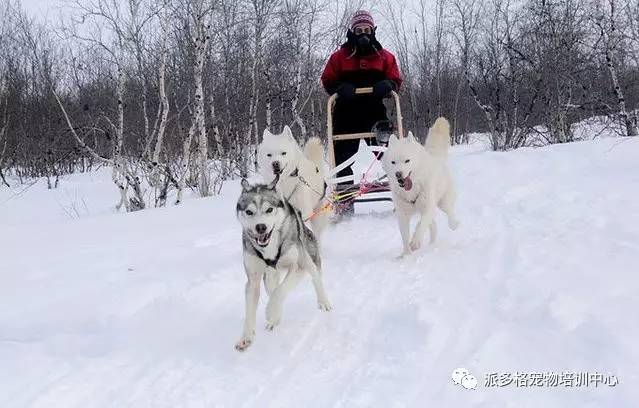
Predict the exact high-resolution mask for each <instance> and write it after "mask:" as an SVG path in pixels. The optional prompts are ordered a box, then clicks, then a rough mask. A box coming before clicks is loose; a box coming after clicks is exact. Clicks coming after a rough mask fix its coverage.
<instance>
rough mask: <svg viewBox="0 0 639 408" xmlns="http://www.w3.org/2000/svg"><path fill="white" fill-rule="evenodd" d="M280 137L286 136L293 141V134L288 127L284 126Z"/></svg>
mask: <svg viewBox="0 0 639 408" xmlns="http://www.w3.org/2000/svg"><path fill="white" fill-rule="evenodd" d="M282 135H284V136H288V137H290V138H291V139H293V132H292V131H291V128H290V127H288V125H284V129H282Z"/></svg>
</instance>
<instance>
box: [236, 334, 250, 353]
mask: <svg viewBox="0 0 639 408" xmlns="http://www.w3.org/2000/svg"><path fill="white" fill-rule="evenodd" d="M251 344H253V338H252V337H242V339H241V340H240V341H238V342H237V343H235V350H237V351H244V350H246V349H247V348H249V346H250V345H251Z"/></svg>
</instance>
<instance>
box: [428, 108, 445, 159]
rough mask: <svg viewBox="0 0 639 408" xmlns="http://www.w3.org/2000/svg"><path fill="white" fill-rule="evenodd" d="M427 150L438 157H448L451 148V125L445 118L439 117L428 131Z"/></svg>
mask: <svg viewBox="0 0 639 408" xmlns="http://www.w3.org/2000/svg"><path fill="white" fill-rule="evenodd" d="M425 146H426V149H427V150H428V151H429V152H431V153H432V154H434V155H436V156H446V155H447V154H448V148H449V147H450V124H449V123H448V121H447V120H446V118H444V117H439V118H437V120H436V121H435V123H434V124H433V126H432V127H431V128H430V130H429V131H428V137H427V138H426V143H425Z"/></svg>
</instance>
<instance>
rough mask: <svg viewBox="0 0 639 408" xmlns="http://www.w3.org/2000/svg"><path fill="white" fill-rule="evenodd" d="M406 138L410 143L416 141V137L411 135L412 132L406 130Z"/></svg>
mask: <svg viewBox="0 0 639 408" xmlns="http://www.w3.org/2000/svg"><path fill="white" fill-rule="evenodd" d="M406 138H407V139H408V141H409V142H411V143H417V139H415V136H413V132H408V136H406Z"/></svg>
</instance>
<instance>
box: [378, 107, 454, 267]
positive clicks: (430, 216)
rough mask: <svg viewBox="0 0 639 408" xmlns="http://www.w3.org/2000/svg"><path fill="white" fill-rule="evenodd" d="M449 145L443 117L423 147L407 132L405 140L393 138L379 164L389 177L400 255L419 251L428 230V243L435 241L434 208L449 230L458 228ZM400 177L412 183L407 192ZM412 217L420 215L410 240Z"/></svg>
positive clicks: (436, 122)
mask: <svg viewBox="0 0 639 408" xmlns="http://www.w3.org/2000/svg"><path fill="white" fill-rule="evenodd" d="M449 146H450V125H449V123H448V121H447V120H446V119H445V118H443V117H441V118H438V119H437V120H436V121H435V123H434V124H433V126H432V127H431V128H430V130H429V132H428V137H427V139H426V143H425V146H422V145H421V144H419V143H418V142H417V141H416V140H415V138H414V137H413V134H412V133H410V132H409V134H408V136H407V137H406V138H403V139H398V138H397V137H396V136H395V135H392V136H391V138H390V140H389V144H388V149H387V150H386V152H385V153H384V157H383V160H382V165H383V167H384V170H385V171H386V174H387V175H388V179H389V184H390V187H391V191H392V193H393V202H394V204H395V209H396V212H397V219H398V223H399V231H400V233H401V236H402V244H403V251H402V254H401V255H400V256H404V255H407V254H409V253H410V252H411V251H415V250H417V249H419V248H420V246H421V245H422V241H423V239H424V235H425V233H426V229H427V228H430V242H431V243H434V242H435V240H436V239H437V225H436V224H435V220H434V215H435V209H436V208H437V207H439V208H440V209H441V210H442V211H443V212H444V213H446V215H447V216H448V226H449V227H450V228H451V229H452V230H455V229H456V228H457V227H458V226H459V221H458V220H457V217H456V216H455V201H456V193H455V186H454V183H453V179H452V177H451V174H450V171H449V169H448V163H447V157H448V148H449ZM401 177H403V178H406V177H410V180H412V188H411V189H410V190H409V191H407V190H405V189H404V188H403V187H401V186H400V180H399V178H401ZM414 214H419V216H420V218H419V221H418V223H417V226H416V227H415V231H414V232H413V235H412V237H411V236H410V219H411V217H412V216H413V215H414Z"/></svg>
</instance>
